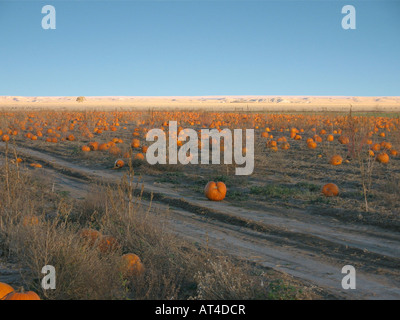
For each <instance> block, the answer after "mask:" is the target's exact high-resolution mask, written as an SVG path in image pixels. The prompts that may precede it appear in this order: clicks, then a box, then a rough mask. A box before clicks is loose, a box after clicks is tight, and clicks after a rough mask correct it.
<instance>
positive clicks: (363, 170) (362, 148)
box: [343, 110, 375, 212]
mask: <svg viewBox="0 0 400 320" xmlns="http://www.w3.org/2000/svg"><path fill="white" fill-rule="evenodd" d="M343 133H344V134H345V135H346V136H347V137H348V138H349V143H348V144H347V150H348V157H349V158H350V159H352V160H354V161H356V162H357V164H358V165H357V167H356V168H358V170H359V177H360V185H361V189H362V194H363V197H364V206H365V207H364V209H365V211H366V212H368V211H369V204H368V196H369V194H370V192H371V190H372V182H373V179H372V174H373V172H374V164H375V161H374V160H375V158H374V157H373V156H371V155H370V153H369V149H370V148H369V145H368V144H367V141H368V139H370V138H371V135H372V134H371V122H370V119H369V118H368V117H354V116H353V115H352V112H351V110H350V112H349V114H348V115H347V116H346V117H345V120H344V128H343Z"/></svg>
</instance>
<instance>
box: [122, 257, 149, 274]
mask: <svg viewBox="0 0 400 320" xmlns="http://www.w3.org/2000/svg"><path fill="white" fill-rule="evenodd" d="M121 272H122V274H123V275H124V276H138V275H141V274H143V272H144V266H143V263H142V261H141V260H140V258H139V256H137V255H136V254H134V253H127V254H124V255H123V256H122V257H121Z"/></svg>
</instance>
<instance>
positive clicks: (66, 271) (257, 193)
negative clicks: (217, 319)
mask: <svg viewBox="0 0 400 320" xmlns="http://www.w3.org/2000/svg"><path fill="white" fill-rule="evenodd" d="M168 120H170V121H172V120H174V121H177V122H178V127H179V129H178V131H180V130H183V129H184V128H192V129H195V130H196V131H198V132H199V131H200V130H201V129H203V128H215V129H218V130H222V129H224V128H229V129H235V128H238V129H239V128H240V129H246V128H247V129H255V158H254V162H255V167H254V172H253V174H252V175H250V176H236V175H235V167H236V164H230V165H225V164H218V165H217V164H215V165H213V164H210V165H204V164H202V165H200V164H199V165H194V164H189V165H181V164H177V165H168V164H167V165H149V164H148V163H147V162H146V155H145V154H146V151H147V147H148V146H149V145H150V142H147V141H146V133H147V132H148V130H150V129H152V128H162V129H163V130H165V131H166V132H167V131H168ZM0 141H1V142H0V188H1V193H0V269H1V268H2V266H3V268H4V269H7V268H8V269H12V270H17V271H15V272H14V273H13V274H14V276H12V277H8V278H7V277H6V276H4V277H3V278H2V273H0V282H6V280H7V281H8V282H9V284H11V285H12V286H13V287H14V288H15V289H18V288H19V287H24V289H25V290H32V291H35V292H37V293H38V294H39V296H40V297H41V299H315V298H329V297H335V294H336V293H337V292H335V291H332V290H327V289H326V288H325V285H326V286H327V287H328V285H329V284H328V283H325V282H324V281H325V280H324V281H323V280H322V279H321V280H320V281H321V282H318V281H319V280H318V279H319V278H318V275H317V276H315V277H316V279H313V278H312V276H311V275H306V274H305V273H304V277H303V276H300V275H299V274H297V273H294V272H293V273H291V272H290V270H291V269H290V266H289V267H285V269H281V268H280V267H279V266H280V265H281V264H282V263H279V264H278V263H277V262H275V261H274V263H272V262H271V261H272V260H269V259H273V258H271V257H272V255H273V253H272V251H271V252H268V254H266V252H264V251H262V250H267V249H265V248H275V247H276V252H278V251H279V250H280V248H282V250H286V251H282V252H285V254H286V253H287V256H285V257H280V258H279V259H281V260H283V259H289V256H290V255H289V253H288V252H289V251H288V250H289V249H288V248H290V250H291V251H290V252H291V253H292V254H293V253H294V252H296V253H299V254H300V252H301V253H304V256H306V255H309V256H318V259H319V260H318V262H321V263H322V262H323V263H324V264H329V265H330V266H336V265H339V262H340V263H342V262H343V265H344V263H349V264H352V265H355V266H356V267H357V268H359V270H361V272H364V273H365V275H366V276H368V275H369V274H379V275H381V276H382V277H389V278H385V279H386V280H387V279H390V281H392V282H393V283H395V284H396V283H398V281H399V279H400V277H399V270H398V265H399V262H400V255H399V250H398V246H397V243H398V241H399V231H400V214H399V212H400V185H399V183H400V182H399V181H400V179H399V178H400V159H399V155H398V152H397V150H399V151H400V118H399V115H398V114H393V113H387V114H361V113H355V114H351V113H349V114H345V113H290V114H289V113H288V114H285V113H281V114H273V113H229V112H220V113H212V112H166V111H157V112H154V111H132V112H130V111H107V112H104V111H90V112H89V111H86V112H85V111H81V112H79V111H74V112H72V111H69V112H67V111H49V110H42V111H2V112H0ZM214 143H218V144H219V143H220V142H218V141H211V144H210V145H212V144H214ZM220 147H221V149H222V148H223V145H221V146H220ZM243 152H246V150H243ZM118 159H120V160H122V161H123V162H121V165H120V167H119V168H116V167H115V163H116V160H118ZM209 181H221V182H223V183H225V185H226V187H227V193H226V197H225V199H224V200H223V201H218V202H216V201H210V200H208V199H207V198H206V197H205V195H204V187H205V186H206V184H207V183H208V182H209ZM328 183H332V184H334V185H335V186H336V187H337V188H338V194H337V195H336V194H335V195H334V196H332V194H329V193H326V192H325V194H324V193H323V192H322V190H323V186H324V185H326V184H328ZM308 228H309V229H308ZM351 228H353V229H351ZM237 232H243V234H246V237H249V239H250V238H251V241H250V240H249V241H250V242H249V243H252V245H254V246H255V247H257V246H258V247H259V249H257V250H259V251H257V252H256V251H255V250H256V249H254V252H253V251H251V250H252V247H251V246H252V245H250V247H245V245H244V244H243V242H242V241H244V240H241V239H240V237H238V236H237V235H236V233H237ZM345 232H348V234H347V233H345ZM221 234H224V235H221ZM350 234H351V237H350ZM339 235H340V239H339ZM369 236H371V238H368V237H369ZM336 237H338V238H336ZM353 240H354V243H353V242H352V241H353ZM389 240H390V241H389ZM263 241H265V242H263ZM385 241H387V243H388V246H387V247H385V243H386V242H385ZM375 243H376V244H375ZM389 243H390V245H389ZM364 245H365V246H364ZM366 246H368V248H367V247H366ZM380 246H383V247H384V249H383V250H382V248H381V247H380ZM391 246H393V247H391ZM258 247H257V248H258ZM239 248H241V249H239ZM283 248H286V249H283ZM366 248H367V249H368V250H367V249H366ZM396 248H397V249H396ZM271 250H272V249H271ZM244 252H249V253H248V256H246V255H245V253H244ZM129 254H131V257H132V256H134V257H135V260H128V258H127V257H128V256H129ZM263 254H265V256H263ZM274 254H276V253H274ZM259 255H261V256H262V257H261V258H260V257H259ZM256 256H257V257H256ZM255 257H256V258H255ZM293 259H294V258H293ZM299 259H300V260H301V259H302V258H301V257H300V258H299ZM315 259H316V258H315ZM279 261H280V260H279ZM293 261H294V262H296V263H297V262H298V263H299V264H300V263H301V261H295V260H293ZM313 263H314V262H313ZM315 263H316V262H315ZM271 264H273V265H271ZM45 265H53V266H54V267H55V269H56V271H57V289H56V290H43V289H42V288H41V286H40V279H41V278H42V277H43V275H42V273H41V270H42V267H43V266H45ZM302 267H303V268H306V267H305V265H304V266H302ZM308 267H309V266H308ZM296 268H297V269H296V271H298V270H300V269H301V268H300V269H299V267H296ZM315 268H316V270H317V269H318V268H320V266H318V268H317V265H316V267H315ZM294 269H295V267H293V270H294ZM293 270H292V271H293ZM339 270H340V269H339ZM326 281H328V280H326ZM368 281H370V282H371V283H372V282H373V281H377V282H379V281H378V280H375V279H370V278H368ZM315 283H316V284H317V285H315ZM374 283H375V282H374ZM366 288H368V283H367V284H366ZM382 294H383V295H384V286H382ZM0 298H1V297H0Z"/></svg>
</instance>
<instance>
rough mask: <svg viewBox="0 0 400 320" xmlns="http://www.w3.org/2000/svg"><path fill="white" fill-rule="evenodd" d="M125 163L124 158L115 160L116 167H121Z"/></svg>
mask: <svg viewBox="0 0 400 320" xmlns="http://www.w3.org/2000/svg"><path fill="white" fill-rule="evenodd" d="M124 165H125V162H124V160H122V159H118V160H117V161H115V163H114V169H120V168H122V167H123V166H124Z"/></svg>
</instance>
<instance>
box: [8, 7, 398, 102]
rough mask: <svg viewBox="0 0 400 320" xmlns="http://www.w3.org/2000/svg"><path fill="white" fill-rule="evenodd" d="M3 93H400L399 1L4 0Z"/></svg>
mask: <svg viewBox="0 0 400 320" xmlns="http://www.w3.org/2000/svg"><path fill="white" fill-rule="evenodd" d="M47 4H50V5H54V7H55V8H56V30H44V29H42V26H41V21H42V17H43V16H44V14H42V13H41V10H42V7H43V6H44V5H47ZM347 4H351V5H354V6H355V9H356V30H344V29H342V26H341V21H342V18H343V17H344V16H345V15H344V14H342V13H341V10H342V7H343V6H344V5H347ZM0 95H20V96H78V95H84V96H112V95H119V96H173V95H188V96H190V95H348V96H352V95H354V96H356V95H360V96H400V0H397V1H387V0H379V1H367V0H357V1H329V0H320V1H284V0H280V1H269V0H264V1H263V0H259V1H248V0H247V1H235V0H231V1H228V0H227V1H218V0H216V1H201V0H200V1H151V0H146V1H135V0H125V1H118V0H110V1H91V0H86V1H85V0H69V1H58V0H47V1H37V0H27V1H18V0H11V1H6V0H0Z"/></svg>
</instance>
